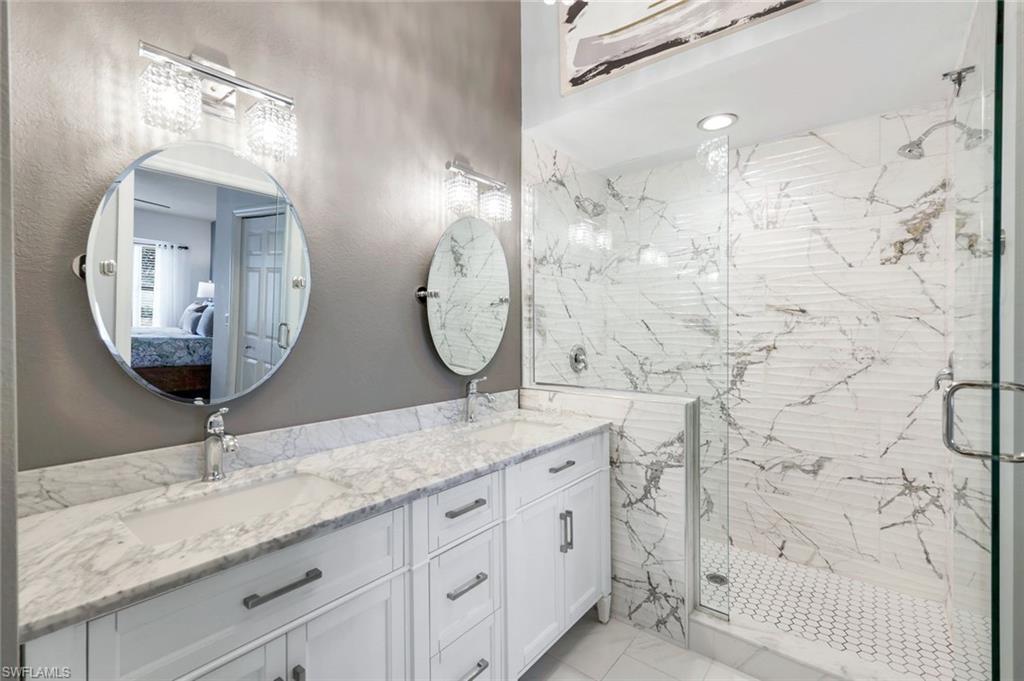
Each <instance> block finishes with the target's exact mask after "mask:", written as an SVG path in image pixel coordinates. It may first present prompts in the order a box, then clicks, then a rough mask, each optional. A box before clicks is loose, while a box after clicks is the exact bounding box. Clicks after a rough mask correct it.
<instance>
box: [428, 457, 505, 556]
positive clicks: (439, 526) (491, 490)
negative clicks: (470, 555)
mask: <svg viewBox="0 0 1024 681" xmlns="http://www.w3.org/2000/svg"><path fill="white" fill-rule="evenodd" d="M500 488H501V486H500V484H499V479H498V474H497V473H491V474H490V475H485V476H483V477H481V478H477V479H476V480H470V481H469V482H464V483H462V484H461V485H459V486H457V487H452V488H451V489H448V490H445V491H444V492H439V493H438V494H434V495H433V496H431V497H430V498H429V499H428V500H427V509H428V510H427V513H428V515H427V529H428V532H429V534H430V539H429V542H430V544H429V546H430V550H431V551H436V550H437V549H440V548H441V547H443V546H447V545H448V544H451V543H452V542H454V541H457V540H459V539H462V538H463V537H465V536H466V535H468V534H470V533H471V532H473V531H474V530H478V529H480V528H481V527H483V526H485V525H487V524H488V523H492V522H494V521H496V520H498V519H499V518H500V517H501V500H500V494H499V490H500Z"/></svg>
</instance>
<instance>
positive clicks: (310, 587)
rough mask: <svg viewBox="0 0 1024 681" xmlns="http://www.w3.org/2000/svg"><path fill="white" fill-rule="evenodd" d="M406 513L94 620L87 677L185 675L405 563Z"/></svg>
mask: <svg viewBox="0 0 1024 681" xmlns="http://www.w3.org/2000/svg"><path fill="white" fill-rule="evenodd" d="M404 518H405V516H404V511H403V509H398V510H395V511H391V512H388V513H385V514H383V515H379V516H376V517H374V518H370V519H368V520H364V521H362V522H360V523H358V524H356V525H353V526H350V527H346V528H344V529H342V530H339V531H337V532H334V533H332V534H330V535H327V536H324V537H318V538H316V539H312V540H309V541H306V542H302V543H299V544H295V545H293V546H290V547H288V548H285V549H282V550H280V551H277V552H274V553H272V554H269V555H266V556H263V557H260V558H257V559H255V560H253V561H251V562H248V563H244V564H242V565H239V566H237V567H233V568H231V569H229V570H226V571H224V572H222V573H220V574H217V575H214V576H212V577H207V578H205V579H202V580H199V581H198V582H195V583H193V584H190V585H188V586H185V587H182V588H180V589H177V590H175V591H172V592H170V593H166V594H163V595H161V596H157V597H155V598H151V599H149V600H147V601H143V602H142V603H139V604H137V605H133V606H130V607H128V608H125V609H123V610H120V611H118V612H116V613H114V614H112V615H109V616H107V617H103V618H100V619H98V620H95V621H93V622H90V623H89V675H90V677H91V678H103V679H121V678H140V679H162V678H172V677H176V676H179V675H181V674H184V673H185V672H188V671H190V670H192V669H195V668H196V667H199V666H201V665H203V664H206V663H207V662H209V661H211V660H214V659H216V658H218V657H220V656H221V655H224V654H225V653H228V652H230V651H231V650H233V649H235V648H237V647H238V646H240V645H243V644H245V643H247V642H249V641H251V640H253V639H255V638H258V637H259V636H262V635H264V634H266V633H267V632H269V631H271V630H273V629H275V628H276V627H279V626H281V625H283V624H286V623H288V622H290V621H291V620H293V619H295V618H297V617H300V616H302V615H304V614H306V613H307V612H309V611H311V610H313V609H315V608H317V607H319V606H321V605H324V604H326V603H329V602H330V601H332V600H334V599H336V598H339V597H341V596H344V595H345V594H347V593H349V592H351V591H353V590H355V589H357V588H359V587H360V586H363V585H364V584H367V583H369V582H371V581H373V580H374V579H377V578H378V577H382V576H384V575H386V574H388V573H389V572H392V571H394V570H396V569H398V568H400V567H401V566H402V565H403V563H404V560H405V559H404V546H405V541H404V526H405V521H404Z"/></svg>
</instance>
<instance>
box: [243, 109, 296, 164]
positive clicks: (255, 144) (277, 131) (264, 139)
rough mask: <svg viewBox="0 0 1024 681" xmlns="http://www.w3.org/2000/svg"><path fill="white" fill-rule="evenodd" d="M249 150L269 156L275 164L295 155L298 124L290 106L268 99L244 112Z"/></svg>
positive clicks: (258, 154) (259, 154)
mask: <svg viewBox="0 0 1024 681" xmlns="http://www.w3.org/2000/svg"><path fill="white" fill-rule="evenodd" d="M245 121H246V126H247V128H248V130H247V131H246V139H247V140H248V142H249V150H250V151H251V152H252V153H254V154H256V155H257V156H270V157H271V158H273V159H274V160H275V161H281V160H284V159H286V158H291V157H293V156H295V155H296V153H298V125H297V124H296V121H295V112H294V111H293V110H292V107H290V106H285V105H284V104H279V103H277V102H274V101H270V100H261V101H258V102H256V103H255V104H253V105H252V106H251V107H249V110H248V111H246V112H245Z"/></svg>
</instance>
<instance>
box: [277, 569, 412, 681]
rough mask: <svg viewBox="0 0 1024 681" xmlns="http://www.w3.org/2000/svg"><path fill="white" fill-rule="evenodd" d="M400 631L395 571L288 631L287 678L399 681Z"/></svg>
mask: <svg viewBox="0 0 1024 681" xmlns="http://www.w3.org/2000/svg"><path fill="white" fill-rule="evenodd" d="M405 632H406V621H405V577H404V575H400V576H398V577H395V578H393V579H391V580H389V581H387V582H384V583H382V584H380V585H378V586H376V587H374V588H372V589H370V590H369V591H366V592H365V593H362V594H359V595H358V596H355V597H353V598H350V599H347V600H345V601H344V602H342V603H340V604H339V605H338V606H337V607H336V608H334V609H333V610H328V611H327V612H325V613H324V614H322V615H320V616H319V617H316V618H315V619H312V620H310V621H309V622H307V623H306V624H304V625H302V626H301V627H298V628H297V629H294V630H292V631H290V632H288V677H287V681H328V680H329V681H346V680H352V681H366V680H367V679H373V681H401V680H402V679H405V678H407V676H408V672H407V671H406V663H405V649H406V633H405Z"/></svg>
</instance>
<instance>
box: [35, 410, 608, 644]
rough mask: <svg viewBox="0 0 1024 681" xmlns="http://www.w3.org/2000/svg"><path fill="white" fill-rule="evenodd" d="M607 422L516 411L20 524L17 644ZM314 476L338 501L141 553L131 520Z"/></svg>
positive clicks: (504, 463) (305, 506)
mask: <svg viewBox="0 0 1024 681" xmlns="http://www.w3.org/2000/svg"><path fill="white" fill-rule="evenodd" d="M505 420H527V421H532V422H543V423H545V424H548V425H550V426H551V427H549V428H544V429H538V430H537V431H536V432H532V433H530V434H526V435H524V436H522V437H518V438H512V439H509V440H506V441H503V442H490V441H484V440H481V439H476V438H474V437H473V433H474V432H475V431H478V430H480V429H482V428H486V427H487V426H489V425H493V424H494V423H496V422H502V421H505ZM608 425H609V424H608V422H607V421H601V420H599V419H593V418H585V417H580V416H572V415H566V414H563V415H558V416H555V415H551V414H538V413H536V412H525V411H520V410H517V411H514V412H509V413H507V414H504V415H498V416H495V417H493V418H491V419H489V420H485V421H482V422H479V423H477V424H459V425H450V426H443V427H439V428H434V429H429V430H423V431H419V432H416V433H411V434H407V435H403V436H399V437H394V438H388V439H381V440H374V441H372V442H367V443H363V444H359V445H352V446H348V447H342V448H339V449H334V450H331V451H326V452H322V453H320V454H314V455H310V456H307V457H303V458H292V459H286V460H282V461H276V462H273V463H268V464H264V465H262V466H254V467H251V468H245V469H242V470H238V471H235V472H234V473H232V474H231V475H229V476H228V478H227V479H226V480H224V481H223V482H219V483H214V484H210V483H203V482H200V481H192V482H185V483H178V484H174V485H170V486H166V487H159V488H155V489H151V490H145V491H142V492H136V493H134V494H128V495H124V496H120V497H113V498H109V499H104V500H101V501H96V502H92V503H89V504H82V505H80V506H74V507H71V508H66V509H60V510H57V511H48V512H44V513H39V514H36V515H33V516H28V517H24V518H21V519H20V520H19V524H18V541H19V551H18V558H19V584H18V587H19V609H20V618H19V627H20V629H19V633H20V637H21V640H22V641H25V640H29V639H33V638H36V637H38V636H41V635H43V634H45V633H48V632H51V631H55V630H56V629H59V628H61V627H64V626H68V625H71V624H74V623H76V622H82V621H85V620H87V619H91V618H93V617H96V616H99V615H101V614H104V613H107V612H111V611H113V610H116V609H118V608H120V607H124V606H126V605H128V604H130V603H133V602H136V601H138V600H140V599H143V598H148V597H151V596H154V595H157V594H159V593H162V592H165V591H168V590H169V589H173V588H175V587H178V586H181V585H183V584H187V583H189V582H192V581H194V580H196V579H199V578H201V577H205V576H207V575H211V574H214V573H216V572H219V571H221V570H224V569H225V568H228V567H231V566H232V565H237V564H238V563H241V562H244V561H246V560H250V559H252V558H255V557H257V556H260V555H263V554H265V553H268V552H270V551H274V550H276V549H280V548H283V547H285V546H289V545H291V544H294V543H296V542H298V541H301V540H303V539H308V538H311V537H314V536H318V535H321V534H324V533H326V532H329V531H331V530H336V529H338V528H340V527H343V526H345V525H348V524H351V523H353V522H356V521H358V520H360V519H362V518H366V517H368V516H370V515H373V514H376V513H380V512H383V511H385V510H387V509H391V508H395V507H397V506H400V505H401V504H404V503H406V502H409V501H411V500H413V499H416V498H419V497H423V496H426V495H428V494H432V493H434V492H438V491H441V490H444V489H447V488H449V487H452V486H454V485H457V484H459V483H461V482H465V481H467V480H470V479H473V478H475V477H479V476H480V475H484V474H486V473H490V472H492V471H495V470H498V469H501V468H504V467H507V466H509V465H511V464H514V463H517V462H519V461H522V460H525V459H528V458H531V457H533V456H537V455H539V454H541V453H543V452H546V451H549V450H551V449H553V448H555V447H557V446H560V445H563V444H567V443H570V442H575V441H577V440H580V439H582V438H585V437H588V436H592V435H595V434H597V433H600V432H603V431H605V430H606V429H607V428H608ZM292 474H309V475H316V476H320V477H322V478H325V479H327V480H330V481H332V482H334V483H335V484H337V485H339V486H340V487H342V488H343V489H344V494H342V495H339V496H337V497H334V498H331V499H329V500H328V501H326V502H323V503H315V502H310V503H306V504H300V505H296V506H293V507H291V508H288V509H286V510H283V511H279V512H273V513H268V514H263V515H260V516H258V517H253V518H251V519H250V520H248V521H246V522H243V523H239V524H236V525H231V526H227V527H220V528H216V529H213V530H210V531H209V532H206V533H203V534H199V535H196V536H194V537H190V538H186V539H183V540H180V541H177V542H172V543H168V544H161V545H155V546H154V545H146V544H143V543H142V542H140V541H139V540H138V539H137V538H136V537H135V535H134V534H132V532H131V531H130V530H129V529H128V528H127V527H126V526H125V525H124V523H123V522H122V521H121V519H120V518H121V517H122V516H124V515H125V514H128V513H135V512H139V511H143V510H150V509H153V508H159V507H161V506H164V505H166V504H169V503H172V502H180V501H186V500H192V499H196V498H198V497H202V496H206V495H210V494H217V493H219V492H226V491H232V490H236V489H242V488H245V487H248V486H251V485H253V484H256V483H259V482H262V481H266V480H269V479H272V478H276V477H282V476H288V475H292Z"/></svg>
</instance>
